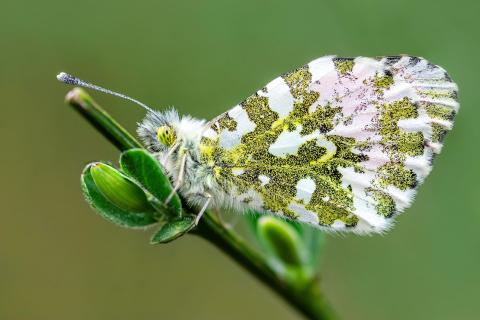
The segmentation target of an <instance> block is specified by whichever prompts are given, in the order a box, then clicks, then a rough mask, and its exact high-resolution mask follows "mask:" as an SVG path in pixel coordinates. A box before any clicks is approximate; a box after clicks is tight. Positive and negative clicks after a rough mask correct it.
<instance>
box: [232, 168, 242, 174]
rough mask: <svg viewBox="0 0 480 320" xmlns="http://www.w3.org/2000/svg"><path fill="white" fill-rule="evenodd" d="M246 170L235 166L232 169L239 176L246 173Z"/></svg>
mask: <svg viewBox="0 0 480 320" xmlns="http://www.w3.org/2000/svg"><path fill="white" fill-rule="evenodd" d="M244 172H245V170H244V169H242V168H233V169H232V173H233V174H234V175H236V176H239V175H241V174H242V173H244Z"/></svg>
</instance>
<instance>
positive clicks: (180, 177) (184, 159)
mask: <svg viewBox="0 0 480 320" xmlns="http://www.w3.org/2000/svg"><path fill="white" fill-rule="evenodd" d="M181 161H182V162H181V164H180V170H179V173H178V179H177V182H176V183H175V186H174V187H173V189H172V191H171V192H170V194H169V195H168V197H167V199H165V202H164V203H163V205H164V206H165V207H166V206H167V205H168V203H169V202H170V200H172V198H173V196H174V195H175V193H176V192H177V191H178V189H180V187H181V186H182V183H183V179H184V178H185V164H186V162H187V154H184V155H183V157H182V160H181Z"/></svg>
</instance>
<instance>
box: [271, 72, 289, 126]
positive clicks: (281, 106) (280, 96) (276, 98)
mask: <svg viewBox="0 0 480 320" xmlns="http://www.w3.org/2000/svg"><path fill="white" fill-rule="evenodd" d="M266 97H268V105H269V107H270V109H272V110H273V111H275V112H277V113H278V115H279V117H280V118H284V117H286V116H287V115H288V114H289V113H290V112H291V111H292V110H293V103H294V101H293V96H292V94H291V93H290V88H289V87H288V85H287V84H286V83H285V80H283V79H282V78H281V77H278V78H276V79H275V80H273V81H272V82H270V83H269V84H267V94H266Z"/></svg>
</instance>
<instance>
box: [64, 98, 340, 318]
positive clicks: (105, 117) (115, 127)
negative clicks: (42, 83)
mask: <svg viewBox="0 0 480 320" xmlns="http://www.w3.org/2000/svg"><path fill="white" fill-rule="evenodd" d="M66 101H67V102H68V103H69V104H70V105H71V106H72V107H73V108H74V109H75V110H77V111H78V112H79V113H80V114H81V115H82V116H83V117H84V118H86V119H87V120H88V122H89V123H90V124H92V125H93V126H94V127H95V128H97V129H98V130H99V131H100V132H101V133H102V134H103V135H104V136H105V137H106V138H107V139H108V140H109V141H110V142H112V143H113V144H114V145H115V146H116V147H117V148H118V149H120V150H121V151H124V150H128V149H131V148H142V145H141V144H140V143H139V142H138V141H137V140H136V139H135V138H134V137H133V136H132V135H130V133H128V132H127V131H126V130H125V129H124V128H123V127H122V126H121V125H120V124H118V123H117V122H116V121H115V120H113V118H112V117H111V116H110V115H109V114H108V113H106V112H105V111H104V110H103V109H102V108H101V107H100V106H99V105H98V104H96V103H95V102H94V101H93V100H92V99H91V98H90V97H89V96H88V94H86V93H85V91H83V90H82V89H79V88H75V89H73V90H72V91H70V92H69V93H68V94H67V97H66ZM186 209H187V211H190V212H193V209H192V208H186ZM191 233H194V234H196V235H199V236H200V237H202V238H204V239H206V240H208V241H209V242H210V243H212V244H213V245H215V246H216V247H217V248H219V249H220V250H221V251H223V252H224V253H225V254H227V255H228V256H230V257H231V258H232V259H233V260H235V261H236V262H237V263H239V264H240V265H241V266H243V267H244V268H245V269H246V270H248V271H249V272H250V273H251V274H252V275H254V276H255V277H256V278H257V279H259V280H260V281H262V282H263V283H264V284H266V285H267V286H269V287H270V288H271V289H272V290H273V291H275V292H276V293H277V294H279V295H280V296H281V297H282V298H284V299H285V301H286V302H288V303H289V304H290V305H291V306H292V307H294V308H295V309H296V310H298V311H299V312H300V313H302V314H303V315H304V316H306V317H307V318H309V319H322V320H330V319H334V318H335V316H334V315H333V313H332V310H331V308H330V307H329V305H328V303H327V301H326V299H325V298H324V296H323V294H322V292H321V290H320V287H319V285H318V281H317V280H316V279H312V280H311V281H309V282H308V283H307V285H306V286H304V287H303V288H301V289H298V288H296V286H295V285H294V284H293V283H289V282H288V281H287V280H286V279H284V278H283V277H282V276H281V275H280V274H278V273H277V272H275V270H274V269H272V268H271V267H270V265H269V264H268V262H267V261H266V259H265V257H263V256H262V255H261V254H259V253H258V252H257V251H255V250H254V249H252V248H251V247H250V246H248V245H247V244H246V243H245V242H244V241H243V240H242V239H241V238H240V237H239V236H238V235H236V234H235V233H234V232H232V231H231V230H229V229H227V228H225V227H224V226H223V225H222V223H221V222H220V221H219V220H218V219H216V218H215V217H214V216H213V215H212V214H210V213H206V214H205V215H204V217H203V218H202V220H201V223H200V224H199V225H198V227H197V228H196V229H194V230H192V231H191Z"/></svg>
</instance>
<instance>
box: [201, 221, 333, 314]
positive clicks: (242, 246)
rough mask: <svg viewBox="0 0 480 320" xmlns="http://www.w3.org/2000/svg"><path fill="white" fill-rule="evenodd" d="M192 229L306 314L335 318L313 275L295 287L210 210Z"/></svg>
mask: <svg viewBox="0 0 480 320" xmlns="http://www.w3.org/2000/svg"><path fill="white" fill-rule="evenodd" d="M193 233H195V234H198V235H199V236H201V237H202V238H204V239H206V240H208V241H209V242H210V243H212V244H213V245H215V246H216V247H217V248H219V249H220V250H222V251H223V252H224V253H225V254H226V255H228V256H229V257H231V258H232V259H233V260H235V261H236V262H237V263H238V264H240V265H241V266H243V267H244V268H245V269H246V270H248V271H249V272H250V273H251V274H252V275H253V276H255V277H256V278H257V279H258V280H260V281H261V282H263V283H264V284H265V285H267V286H269V287H270V288H271V289H272V290H273V291H274V292H276V293H277V294H278V295H280V296H281V297H282V298H284V299H285V301H287V302H288V303H289V304H290V305H291V306H293V307H294V308H295V309H297V310H298V311H299V312H300V313H302V314H303V315H304V316H306V317H307V318H309V319H325V320H327V319H334V318H335V317H334V314H333V311H332V310H331V308H330V306H329V305H328V303H327V301H326V299H325V297H324V296H323V294H322V292H321V290H320V287H319V285H318V281H317V279H311V280H310V281H309V282H308V283H307V285H305V286H303V287H302V288H301V289H297V288H296V287H295V285H294V284H292V283H289V282H288V281H286V279H285V278H283V277H282V276H281V275H279V274H278V273H276V272H275V271H274V270H273V269H272V268H271V267H270V265H269V264H268V263H267V261H266V260H265V258H264V257H263V256H262V255H260V254H259V253H258V252H257V251H255V250H253V249H252V248H251V247H250V246H248V245H247V244H246V243H245V242H244V241H243V240H242V239H241V238H240V237H238V236H237V235H236V234H235V233H233V232H232V231H231V230H229V229H227V228H225V227H224V226H223V225H222V224H221V222H220V221H219V220H218V219H216V218H215V217H214V216H213V215H212V214H210V213H206V214H205V215H204V216H203V217H202V220H201V222H200V224H199V225H198V227H197V229H195V230H194V231H193Z"/></svg>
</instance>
